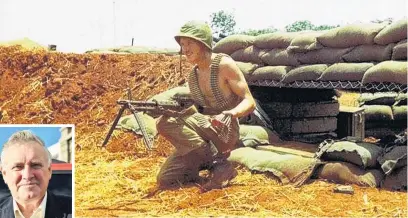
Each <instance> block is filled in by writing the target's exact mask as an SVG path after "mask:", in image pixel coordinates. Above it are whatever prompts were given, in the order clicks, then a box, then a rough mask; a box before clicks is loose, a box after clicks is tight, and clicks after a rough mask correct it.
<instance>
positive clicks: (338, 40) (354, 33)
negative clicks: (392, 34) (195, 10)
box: [317, 23, 385, 48]
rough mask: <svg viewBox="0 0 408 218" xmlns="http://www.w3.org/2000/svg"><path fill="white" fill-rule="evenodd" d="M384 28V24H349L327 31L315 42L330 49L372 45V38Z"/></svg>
mask: <svg viewBox="0 0 408 218" xmlns="http://www.w3.org/2000/svg"><path fill="white" fill-rule="evenodd" d="M384 27H385V24H384V23H382V24H378V23H365V24H350V25H346V26H341V27H337V28H334V29H330V30H328V31H327V33H325V34H323V35H320V36H318V37H317V41H318V42H320V43H321V44H322V45H324V46H327V47H331V48H349V47H353V46H357V45H366V44H374V37H375V36H376V35H377V34H378V33H379V32H380V31H381V30H382V29H383V28H384Z"/></svg>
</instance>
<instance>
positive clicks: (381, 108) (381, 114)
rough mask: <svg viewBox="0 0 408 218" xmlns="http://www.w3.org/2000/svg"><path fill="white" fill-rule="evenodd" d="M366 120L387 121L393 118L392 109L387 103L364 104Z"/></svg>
mask: <svg viewBox="0 0 408 218" xmlns="http://www.w3.org/2000/svg"><path fill="white" fill-rule="evenodd" d="M363 108H364V113H365V120H366V121H388V120H394V116H393V115H392V109H391V107H390V106H388V105H364V106H363Z"/></svg>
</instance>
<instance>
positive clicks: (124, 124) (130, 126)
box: [116, 112, 157, 138]
mask: <svg viewBox="0 0 408 218" xmlns="http://www.w3.org/2000/svg"><path fill="white" fill-rule="evenodd" d="M137 114H138V116H139V117H140V118H141V120H143V122H144V125H145V127H146V132H147V135H149V136H150V138H154V137H155V136H156V135H157V129H156V120H155V119H154V118H153V117H151V116H149V115H147V114H145V113H142V112H139V113H137ZM116 128H118V129H125V130H129V131H133V132H134V133H135V134H137V135H140V136H143V134H142V130H141V129H140V126H139V124H138V123H137V122H136V118H135V116H134V115H133V114H131V115H127V116H123V117H121V118H120V119H119V122H118V124H117V125H116Z"/></svg>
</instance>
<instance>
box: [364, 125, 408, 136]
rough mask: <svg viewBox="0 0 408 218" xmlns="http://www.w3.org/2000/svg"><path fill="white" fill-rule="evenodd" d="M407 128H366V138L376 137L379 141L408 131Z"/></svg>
mask: <svg viewBox="0 0 408 218" xmlns="http://www.w3.org/2000/svg"><path fill="white" fill-rule="evenodd" d="M406 129H407V127H406V126H405V127H401V128H398V127H394V128H387V127H379V128H370V129H368V128H366V129H365V131H364V134H365V136H366V137H374V138H377V139H382V138H385V137H390V136H395V135H397V134H398V133H400V132H402V131H404V130H406Z"/></svg>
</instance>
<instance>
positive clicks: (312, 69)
mask: <svg viewBox="0 0 408 218" xmlns="http://www.w3.org/2000/svg"><path fill="white" fill-rule="evenodd" d="M327 67H328V65H327V64H314V65H304V66H300V67H297V68H294V69H291V70H290V71H289V72H288V73H287V74H286V75H285V77H284V78H283V80H282V82H284V83H291V82H294V81H308V80H316V79H317V78H319V77H320V76H321V75H322V73H323V72H324V71H325V70H326V69H327Z"/></svg>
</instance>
